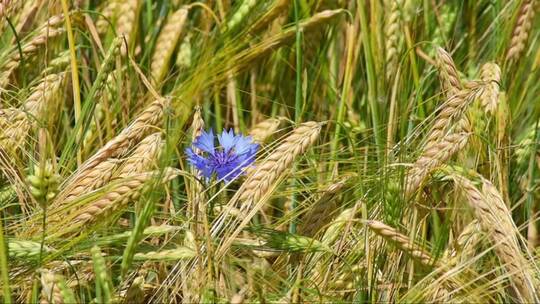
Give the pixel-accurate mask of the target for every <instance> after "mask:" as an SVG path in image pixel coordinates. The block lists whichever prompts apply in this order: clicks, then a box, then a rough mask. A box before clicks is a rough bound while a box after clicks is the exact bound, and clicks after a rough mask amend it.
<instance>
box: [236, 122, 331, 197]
mask: <svg viewBox="0 0 540 304" xmlns="http://www.w3.org/2000/svg"><path fill="white" fill-rule="evenodd" d="M321 126H322V125H321V124H320V123H318V122H313V121H310V122H306V123H303V124H301V125H300V126H298V127H297V128H296V129H294V131H293V132H292V133H291V135H289V136H288V137H287V138H286V139H285V140H284V142H283V143H282V144H281V145H279V146H278V147H277V148H276V149H275V150H274V151H273V152H272V153H271V154H270V155H269V156H268V158H266V159H265V160H264V161H263V162H262V163H260V164H258V165H257V167H256V168H255V170H253V173H252V174H251V175H249V176H248V177H247V179H246V181H245V182H244V183H243V184H242V187H241V190H242V191H238V192H239V193H240V195H239V197H238V199H239V201H240V202H258V201H259V200H260V199H261V198H262V197H263V196H264V195H265V194H266V192H267V191H268V190H269V189H271V188H272V184H274V183H275V182H276V181H277V179H278V178H279V176H280V175H281V174H282V173H283V172H284V171H285V170H286V169H288V168H289V167H290V165H291V164H292V163H293V161H294V159H295V158H296V156H298V155H300V154H302V153H304V151H306V150H307V148H309V147H310V146H311V145H312V144H313V143H314V142H315V140H317V138H318V137H319V133H320V131H321Z"/></svg>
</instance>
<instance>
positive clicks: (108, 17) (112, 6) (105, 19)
mask: <svg viewBox="0 0 540 304" xmlns="http://www.w3.org/2000/svg"><path fill="white" fill-rule="evenodd" d="M119 7H120V2H119V1H118V0H110V1H107V2H106V3H105V5H104V6H103V9H102V10H101V14H102V16H100V17H99V19H98V20H97V21H96V28H97V31H98V33H100V34H105V33H106V32H107V29H108V28H109V26H110V24H109V22H111V21H112V20H113V19H114V18H115V17H116V15H117V11H118V8H119Z"/></svg>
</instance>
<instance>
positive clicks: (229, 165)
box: [186, 129, 259, 182]
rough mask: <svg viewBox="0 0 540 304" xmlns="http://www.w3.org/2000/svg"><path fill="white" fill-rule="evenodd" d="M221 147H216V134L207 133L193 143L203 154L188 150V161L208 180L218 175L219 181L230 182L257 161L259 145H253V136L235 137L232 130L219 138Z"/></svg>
mask: <svg viewBox="0 0 540 304" xmlns="http://www.w3.org/2000/svg"><path fill="white" fill-rule="evenodd" d="M217 138H218V142H219V144H220V146H219V147H217V148H216V147H214V132H213V131H212V129H210V131H208V132H205V131H204V130H203V131H202V134H201V135H200V136H199V137H197V138H196V139H195V140H194V141H193V148H197V149H199V150H201V151H202V152H203V155H198V154H196V153H195V152H194V151H193V148H191V147H190V148H186V154H187V159H188V161H189V162H190V163H191V165H192V166H194V167H196V168H197V169H199V170H200V171H201V173H202V175H203V176H204V177H206V178H208V179H209V178H211V177H212V175H214V174H216V175H217V177H218V179H220V180H221V179H223V180H224V181H225V182H229V181H231V180H233V179H235V178H237V177H238V176H240V175H241V174H242V173H243V169H244V168H246V167H247V166H249V165H251V164H252V163H253V161H255V154H256V153H257V150H258V149H259V145H258V144H255V143H253V141H252V139H251V136H242V135H235V134H234V132H233V131H232V130H229V131H225V130H223V132H222V133H221V135H219V134H218V136H217Z"/></svg>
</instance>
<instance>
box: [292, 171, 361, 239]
mask: <svg viewBox="0 0 540 304" xmlns="http://www.w3.org/2000/svg"><path fill="white" fill-rule="evenodd" d="M350 178H351V176H346V177H343V178H342V179H341V180H339V181H337V182H336V183H333V184H331V185H330V186H328V187H327V188H326V189H325V190H324V191H323V193H322V195H321V197H320V198H319V199H318V200H317V201H316V202H315V203H314V204H313V205H312V206H310V207H309V208H308V211H307V213H306V214H305V215H304V216H303V218H302V221H301V224H300V225H298V233H299V234H301V235H304V236H308V237H312V236H314V235H315V234H316V233H317V232H318V231H319V230H320V229H321V228H322V227H324V226H325V225H326V224H328V223H330V221H331V220H332V218H333V217H334V216H335V215H336V214H335V210H336V209H337V206H338V196H339V194H340V193H341V191H342V190H343V188H344V187H345V185H346V183H347V181H348V180H349V179H350Z"/></svg>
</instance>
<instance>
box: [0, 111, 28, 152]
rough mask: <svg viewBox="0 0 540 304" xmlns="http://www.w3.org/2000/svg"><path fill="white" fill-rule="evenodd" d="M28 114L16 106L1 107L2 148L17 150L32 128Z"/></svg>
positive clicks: (0, 129) (0, 144)
mask: <svg viewBox="0 0 540 304" xmlns="http://www.w3.org/2000/svg"><path fill="white" fill-rule="evenodd" d="M30 126H31V124H30V121H29V120H28V116H27V115H26V114H25V113H24V112H23V111H21V110H19V109H16V108H7V109H0V150H5V151H6V152H7V151H11V152H12V151H15V149H17V148H19V147H20V146H21V145H22V143H23V142H24V140H25V138H26V135H27V134H28V130H30Z"/></svg>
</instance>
